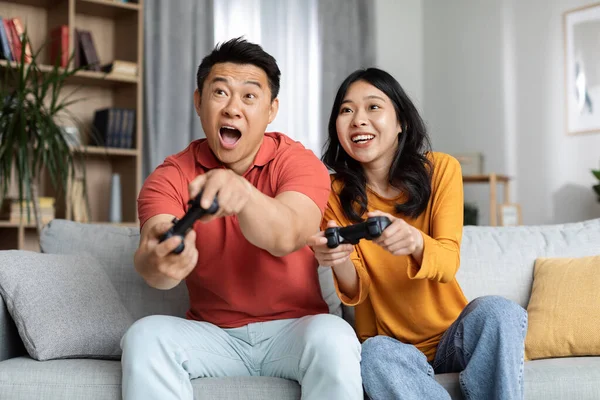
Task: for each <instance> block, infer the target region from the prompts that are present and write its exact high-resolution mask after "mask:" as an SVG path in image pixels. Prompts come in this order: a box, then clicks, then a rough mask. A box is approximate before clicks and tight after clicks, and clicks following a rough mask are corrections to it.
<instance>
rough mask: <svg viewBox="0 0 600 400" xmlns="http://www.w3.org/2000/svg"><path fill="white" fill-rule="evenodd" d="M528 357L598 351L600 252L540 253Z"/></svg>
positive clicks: (548, 356)
mask: <svg viewBox="0 0 600 400" xmlns="http://www.w3.org/2000/svg"><path fill="white" fill-rule="evenodd" d="M527 313H528V314H529V327H528V329H527V337H526V339H525V357H526V359H529V360H535V359H539V358H550V357H568V356H589V355H600V335H599V334H598V331H599V329H600V256H590V257H581V258H538V259H537V260H536V262H535V267H534V273H533V288H532V290H531V298H530V300H529V305H528V306H527Z"/></svg>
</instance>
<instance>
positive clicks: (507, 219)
mask: <svg viewBox="0 0 600 400" xmlns="http://www.w3.org/2000/svg"><path fill="white" fill-rule="evenodd" d="M498 208H499V214H500V226H517V225H522V224H523V219H522V217H521V206H520V205H518V204H500V205H499V206H498Z"/></svg>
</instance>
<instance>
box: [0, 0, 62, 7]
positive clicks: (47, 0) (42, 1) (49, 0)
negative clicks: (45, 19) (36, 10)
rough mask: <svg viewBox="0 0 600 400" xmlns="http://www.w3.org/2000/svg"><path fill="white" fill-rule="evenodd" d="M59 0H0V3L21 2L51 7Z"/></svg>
mask: <svg viewBox="0 0 600 400" xmlns="http://www.w3.org/2000/svg"><path fill="white" fill-rule="evenodd" d="M61 2H62V1H61V0H0V3H13V4H21V5H24V6H33V7H43V8H48V7H53V6H55V5H56V4H60V3H61Z"/></svg>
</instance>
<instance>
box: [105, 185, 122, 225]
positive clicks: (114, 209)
mask: <svg viewBox="0 0 600 400" xmlns="http://www.w3.org/2000/svg"><path fill="white" fill-rule="evenodd" d="M108 217H109V220H110V222H117V223H119V222H123V215H122V213H121V176H120V175H119V174H113V175H112V179H111V182H110V205H109V213H108Z"/></svg>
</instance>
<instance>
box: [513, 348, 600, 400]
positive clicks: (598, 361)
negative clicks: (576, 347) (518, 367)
mask: <svg viewBox="0 0 600 400" xmlns="http://www.w3.org/2000/svg"><path fill="white" fill-rule="evenodd" d="M525 398H526V399H527V400H549V399H578V400H592V399H594V400H595V399H600V357H569V358H553V359H547V360H535V361H529V362H527V363H525Z"/></svg>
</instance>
